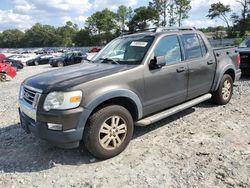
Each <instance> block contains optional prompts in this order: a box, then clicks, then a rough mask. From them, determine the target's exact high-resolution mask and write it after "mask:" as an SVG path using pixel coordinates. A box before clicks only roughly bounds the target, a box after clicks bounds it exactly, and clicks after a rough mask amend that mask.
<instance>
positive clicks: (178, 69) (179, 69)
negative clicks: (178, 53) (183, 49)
mask: <svg viewBox="0 0 250 188" xmlns="http://www.w3.org/2000/svg"><path fill="white" fill-rule="evenodd" d="M185 70H186V68H185V67H179V68H177V69H176V72H184V71H185Z"/></svg>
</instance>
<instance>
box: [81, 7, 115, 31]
mask: <svg viewBox="0 0 250 188" xmlns="http://www.w3.org/2000/svg"><path fill="white" fill-rule="evenodd" d="M86 28H87V29H88V30H90V31H91V32H92V33H93V34H101V33H108V32H111V31H112V30H115V29H117V25H116V14H115V13H114V12H112V11H110V10H109V9H107V8H106V9H104V10H103V11H101V12H95V13H94V14H92V15H91V16H90V17H88V18H87V21H86Z"/></svg>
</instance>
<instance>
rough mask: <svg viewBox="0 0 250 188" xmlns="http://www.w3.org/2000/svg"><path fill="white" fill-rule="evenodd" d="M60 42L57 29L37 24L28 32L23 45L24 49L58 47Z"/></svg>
mask: <svg viewBox="0 0 250 188" xmlns="http://www.w3.org/2000/svg"><path fill="white" fill-rule="evenodd" d="M58 41H60V37H59V36H58V34H57V32H56V29H55V27H53V26H50V25H42V24H40V23H37V24H35V25H34V26H32V27H31V28H30V29H28V30H26V32H25V35H24V37H23V40H22V42H21V43H22V44H23V46H24V47H50V46H55V45H57V44H58Z"/></svg>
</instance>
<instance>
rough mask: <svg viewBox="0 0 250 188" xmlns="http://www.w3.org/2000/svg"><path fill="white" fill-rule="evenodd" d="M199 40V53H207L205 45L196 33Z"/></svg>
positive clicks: (203, 54)
mask: <svg viewBox="0 0 250 188" xmlns="http://www.w3.org/2000/svg"><path fill="white" fill-rule="evenodd" d="M198 38H199V41H200V45H201V53H202V56H205V55H206V54H207V47H206V45H205V42H204V40H203V39H202V37H201V36H200V35H198Z"/></svg>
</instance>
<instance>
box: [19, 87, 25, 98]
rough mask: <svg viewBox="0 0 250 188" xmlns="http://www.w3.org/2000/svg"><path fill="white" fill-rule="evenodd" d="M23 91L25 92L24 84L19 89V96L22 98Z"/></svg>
mask: <svg viewBox="0 0 250 188" xmlns="http://www.w3.org/2000/svg"><path fill="white" fill-rule="evenodd" d="M23 92H24V89H23V84H22V85H21V87H20V90H19V98H20V99H23Z"/></svg>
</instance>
